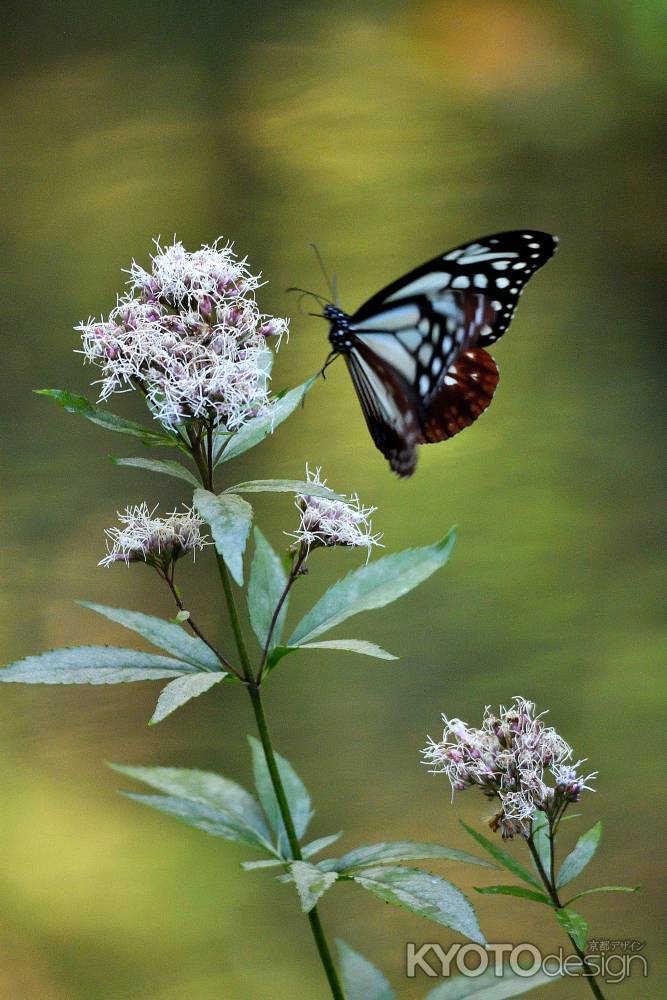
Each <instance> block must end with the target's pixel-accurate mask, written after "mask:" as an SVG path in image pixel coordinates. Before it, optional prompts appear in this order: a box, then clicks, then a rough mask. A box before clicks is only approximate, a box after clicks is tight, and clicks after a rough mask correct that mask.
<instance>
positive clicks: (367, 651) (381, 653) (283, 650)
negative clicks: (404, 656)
mask: <svg viewBox="0 0 667 1000" xmlns="http://www.w3.org/2000/svg"><path fill="white" fill-rule="evenodd" d="M301 649H337V650H340V651H341V652H343V653H361V655H362V656H372V657H374V658H375V659H376V660H397V659H398V657H397V656H394V654H393V653H388V652H387V650H386V649H383V648H382V646H377V645H376V644H375V643H374V642H366V641H365V640H364V639H332V640H330V641H328V642H303V643H300V644H299V645H298V646H274V647H273V649H272V650H271V652H270V654H269V658H268V661H267V668H268V670H269V671H270V670H273V668H274V667H275V666H276V665H277V664H278V663H280V661H281V660H282V659H284V657H286V656H288V655H289V654H290V653H297V652H298V651H299V650H301Z"/></svg>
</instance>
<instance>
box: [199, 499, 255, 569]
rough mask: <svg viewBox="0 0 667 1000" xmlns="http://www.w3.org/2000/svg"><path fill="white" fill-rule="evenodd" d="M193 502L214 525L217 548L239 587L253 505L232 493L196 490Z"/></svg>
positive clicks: (214, 539) (213, 532) (212, 527)
mask: <svg viewBox="0 0 667 1000" xmlns="http://www.w3.org/2000/svg"><path fill="white" fill-rule="evenodd" d="M194 505H195V507H196V508H197V510H198V511H199V513H200V514H201V516H202V517H203V518H204V520H205V521H207V522H208V524H210V526H211V534H212V535H213V541H214V542H215V547H216V549H217V551H218V552H219V553H220V555H221V556H222V558H223V559H224V560H225V564H226V566H227V569H228V570H229V572H230V573H231V574H232V576H233V578H234V580H235V581H236V582H237V583H238V585H239V587H242V586H243V553H244V552H245V547H246V545H247V544H248V535H249V534H250V525H251V524H252V507H251V506H250V504H249V503H247V502H246V501H245V500H243V499H242V498H241V497H237V496H234V494H233V493H221V494H220V496H216V495H215V493H209V492H208V490H202V489H197V490H195V495H194Z"/></svg>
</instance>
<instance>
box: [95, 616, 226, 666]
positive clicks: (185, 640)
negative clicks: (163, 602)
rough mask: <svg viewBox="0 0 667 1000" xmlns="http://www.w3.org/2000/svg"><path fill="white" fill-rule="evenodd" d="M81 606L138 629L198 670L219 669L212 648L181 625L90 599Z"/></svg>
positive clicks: (151, 640) (160, 647)
mask: <svg viewBox="0 0 667 1000" xmlns="http://www.w3.org/2000/svg"><path fill="white" fill-rule="evenodd" d="M78 603H79V604H80V605H81V607H82V608H89V609H90V610H91V611H95V612H96V613H97V614H98V615H103V616H104V617H105V618H108V619H109V620H110V621H112V622H117V623H118V624H119V625H122V626H123V627H124V628H128V629H130V630H131V631H132V632H137V633H138V634H139V635H141V636H143V637H144V639H147V640H148V642H150V643H152V644H153V645H154V646H157V647H158V648H159V649H165V650H166V651H167V652H168V653H173V655H174V656H177V657H178V658H179V659H181V660H185V662H186V663H191V664H192V665H193V666H194V667H197V669H198V670H221V669H222V665H221V663H220V661H219V660H218V657H217V656H216V655H215V653H214V652H213V650H212V649H209V647H208V646H207V645H206V643H205V642H202V640H201V639H199V638H197V637H196V636H193V635H188V634H187V632H186V631H185V629H183V628H181V626H180V625H174V624H172V623H171V622H166V621H163V619H162V618H155V617H154V616H153V615H145V614H142V612H141V611H128V610H127V609H126V608H111V607H108V606H107V605H105V604H91V603H90V602H89V601H79V602H78Z"/></svg>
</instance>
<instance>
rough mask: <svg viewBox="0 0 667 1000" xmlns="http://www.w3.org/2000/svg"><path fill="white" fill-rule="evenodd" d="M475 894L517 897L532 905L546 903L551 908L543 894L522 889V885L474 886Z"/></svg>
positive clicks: (549, 901) (547, 898)
mask: <svg viewBox="0 0 667 1000" xmlns="http://www.w3.org/2000/svg"><path fill="white" fill-rule="evenodd" d="M475 892H479V893H480V894H481V895H482V896H519V897H520V898H521V899H530V900H532V901H533V902H534V903H546V905H547V906H551V905H552V903H551V900H550V899H549V897H548V896H545V894H544V893H543V892H536V891H535V890H534V889H524V887H523V886H522V885H485V886H482V887H481V888H480V887H478V886H475Z"/></svg>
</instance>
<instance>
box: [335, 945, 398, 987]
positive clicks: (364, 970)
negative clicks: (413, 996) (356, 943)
mask: <svg viewBox="0 0 667 1000" xmlns="http://www.w3.org/2000/svg"><path fill="white" fill-rule="evenodd" d="M336 944H337V945H338V954H339V955H340V968H341V974H342V979H343V987H344V989H345V996H346V998H347V1000H394V998H395V996H396V994H395V993H394V991H393V989H392V988H391V986H390V985H389V983H388V982H387V980H386V979H385V977H384V976H383V975H382V973H381V972H380V970H379V969H376V967H375V966H374V965H373V963H372V962H369V961H368V959H367V958H364V956H363V955H360V954H359V952H357V951H353V950H352V948H350V946H349V945H347V944H345V942H344V941H340V940H339V941H336Z"/></svg>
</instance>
